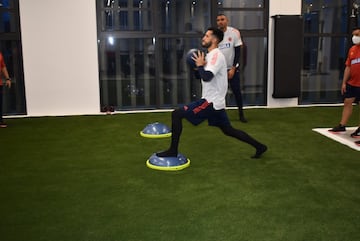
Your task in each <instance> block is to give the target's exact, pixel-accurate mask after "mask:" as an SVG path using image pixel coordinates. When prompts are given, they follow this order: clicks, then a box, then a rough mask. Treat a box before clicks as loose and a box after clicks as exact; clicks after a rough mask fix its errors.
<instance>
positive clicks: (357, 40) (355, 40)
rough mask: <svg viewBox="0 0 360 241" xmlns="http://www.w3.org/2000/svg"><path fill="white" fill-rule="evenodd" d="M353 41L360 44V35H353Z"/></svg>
mask: <svg viewBox="0 0 360 241" xmlns="http://www.w3.org/2000/svg"><path fill="white" fill-rule="evenodd" d="M352 42H353V43H354V44H360V36H355V35H353V36H352Z"/></svg>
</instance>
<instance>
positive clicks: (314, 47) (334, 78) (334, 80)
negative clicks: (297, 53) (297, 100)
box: [301, 37, 347, 104]
mask: <svg viewBox="0 0 360 241" xmlns="http://www.w3.org/2000/svg"><path fill="white" fill-rule="evenodd" d="M346 46H347V38H346V37H338V38H335V37H306V38H305V39H304V60H303V68H302V80H301V91H302V94H301V102H302V103H304V104H306V103H336V102H340V101H341V93H340V86H341V82H342V77H343V74H344V67H345V65H344V63H345V60H346V55H347V50H346Z"/></svg>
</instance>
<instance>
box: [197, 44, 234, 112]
mask: <svg viewBox="0 0 360 241" xmlns="http://www.w3.org/2000/svg"><path fill="white" fill-rule="evenodd" d="M205 60H206V65H205V66H204V70H205V71H210V72H211V73H213V75H214V77H213V78H212V79H211V80H210V81H208V82H206V81H203V80H201V83H202V98H204V99H206V100H207V101H208V102H209V103H213V106H214V109H215V110H220V109H224V108H225V107H226V104H225V96H226V92H227V89H228V79H227V69H226V60H225V57H224V55H223V54H222V53H221V51H220V50H219V49H218V48H215V49H213V50H211V51H210V52H209V53H207V54H206V57H205Z"/></svg>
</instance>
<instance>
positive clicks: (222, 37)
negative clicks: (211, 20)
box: [208, 27, 224, 43]
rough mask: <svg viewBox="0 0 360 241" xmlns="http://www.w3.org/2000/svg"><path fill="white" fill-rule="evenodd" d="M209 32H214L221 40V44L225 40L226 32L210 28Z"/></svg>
mask: <svg viewBox="0 0 360 241" xmlns="http://www.w3.org/2000/svg"><path fill="white" fill-rule="evenodd" d="M208 31H212V32H213V35H214V36H215V37H216V38H217V39H218V40H219V43H220V42H221V41H222V40H223V39H224V32H223V31H221V30H220V29H218V28H215V27H210V28H208Z"/></svg>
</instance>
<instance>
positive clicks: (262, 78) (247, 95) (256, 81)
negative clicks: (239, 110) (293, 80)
mask: <svg viewBox="0 0 360 241" xmlns="http://www.w3.org/2000/svg"><path fill="white" fill-rule="evenodd" d="M243 43H244V45H243V48H242V51H241V53H242V54H241V58H240V69H239V71H240V84H241V89H242V96H243V102H244V105H246V106H249V105H262V104H264V103H265V96H266V94H265V92H264V89H265V85H266V78H267V77H266V75H267V70H266V68H267V38H266V37H263V38H260V37H245V38H243ZM227 105H228V106H236V101H235V97H234V95H233V94H232V93H231V92H230V93H229V94H228V95H227Z"/></svg>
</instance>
